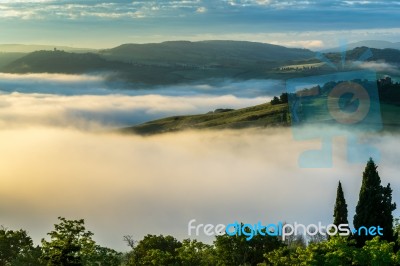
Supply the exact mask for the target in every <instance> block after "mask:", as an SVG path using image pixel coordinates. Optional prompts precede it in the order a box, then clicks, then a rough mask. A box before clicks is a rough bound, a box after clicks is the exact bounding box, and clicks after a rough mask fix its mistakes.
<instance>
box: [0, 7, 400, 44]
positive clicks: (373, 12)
mask: <svg viewBox="0 0 400 266" xmlns="http://www.w3.org/2000/svg"><path fill="white" fill-rule="evenodd" d="M399 14H400V1H394V0H385V1H383V0H376V1H375V0H371V1H366V0H364V1H352V0H347V1H344V0H323V1H312V0H309V1H305V0H286V1H278V0H221V1H213V0H183V1H174V0H165V1H135V0H134V1H126V0H122V1H107V2H106V1H99V0H85V1H80V0H75V1H66V0H58V1H57V0H15V1H14V0H0V43H23V44H54V45H68V46H73V47H87V48H108V47H114V46H117V45H119V44H122V43H148V42H162V41H167V40H191V41H198V40H209V39H230V40H247V41H259V42H268V43H274V44H281V45H286V46H297V47H305V48H310V49H322V48H327V47H335V46H338V45H337V39H338V38H341V39H344V40H346V41H348V42H355V41H360V40H369V39H378V40H387V41H393V42H396V41H400V38H399V36H400V27H399V26H398V18H399Z"/></svg>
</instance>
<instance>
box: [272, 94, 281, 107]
mask: <svg viewBox="0 0 400 266" xmlns="http://www.w3.org/2000/svg"><path fill="white" fill-rule="evenodd" d="M280 103H281V101H280V100H279V98H278V97H276V96H274V98H273V99H272V100H271V104H272V105H275V104H280Z"/></svg>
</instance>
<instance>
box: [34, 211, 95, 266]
mask: <svg viewBox="0 0 400 266" xmlns="http://www.w3.org/2000/svg"><path fill="white" fill-rule="evenodd" d="M58 219H59V220H60V223H59V224H55V225H54V226H55V230H54V231H52V232H50V233H48V235H49V236H50V238H51V239H50V241H46V240H45V239H42V250H43V255H42V260H43V261H45V262H46V263H47V265H49V266H50V265H57V266H59V265H62V266H66V265H68V266H72V265H84V264H85V262H86V261H87V260H88V259H89V258H90V257H91V256H92V255H93V254H94V252H95V247H96V245H95V242H94V241H93V240H92V235H93V233H92V232H90V231H86V229H85V225H84V220H83V219H81V220H67V219H65V218H63V217H58Z"/></svg>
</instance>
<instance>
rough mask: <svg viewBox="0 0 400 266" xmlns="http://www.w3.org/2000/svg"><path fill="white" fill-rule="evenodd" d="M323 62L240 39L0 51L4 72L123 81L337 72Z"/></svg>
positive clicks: (392, 59) (395, 54)
mask: <svg viewBox="0 0 400 266" xmlns="http://www.w3.org/2000/svg"><path fill="white" fill-rule="evenodd" d="M367 49H368V48H367V47H358V48H355V49H353V50H350V51H348V53H347V56H346V59H347V61H356V60H359V58H360V56H361V55H362V54H363V53H364V52H365V51H366V50H367ZM371 50H372V53H373V57H372V58H370V59H368V61H385V62H389V63H395V64H399V63H400V50H396V49H371ZM326 56H327V57H328V58H329V59H331V60H332V61H334V63H339V62H340V60H341V54H340V53H326ZM320 63H321V62H320V61H319V60H318V59H316V57H315V54H314V53H313V52H311V51H310V50H306V49H297V48H286V47H282V46H277V45H271V44H265V43H255V42H241V41H203V42H187V41H175V42H164V43H155V44H124V45H121V46H118V47H115V48H113V49H108V50H102V51H99V52H96V53H75V52H74V53H72V52H65V51H61V50H51V51H48V50H47V51H45V50H43V51H36V52H33V53H30V54H27V55H24V54H20V53H14V54H11V53H5V54H4V53H3V54H2V53H0V71H2V72H8V73H42V72H48V73H76V74H81V73H87V72H98V71H108V72H113V73H115V75H114V76H115V77H117V78H119V79H121V80H124V81H127V82H133V83H140V84H146V85H166V84H177V83H180V84H182V83H192V82H198V81H203V80H213V79H231V80H249V79H288V78H295V77H304V76H310V75H323V74H328V73H332V71H334V70H332V69H331V68H329V67H328V66H326V65H323V64H320ZM285 66H286V67H285ZM287 66H289V67H287ZM294 66H295V69H294V70H291V68H293V67H294ZM296 66H297V67H296ZM299 66H302V67H299ZM287 68H289V70H288V69H287Z"/></svg>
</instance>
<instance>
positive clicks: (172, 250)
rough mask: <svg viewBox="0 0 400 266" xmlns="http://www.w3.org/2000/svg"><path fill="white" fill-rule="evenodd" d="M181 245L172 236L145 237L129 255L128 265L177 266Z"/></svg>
mask: <svg viewBox="0 0 400 266" xmlns="http://www.w3.org/2000/svg"><path fill="white" fill-rule="evenodd" d="M180 247H182V243H181V242H179V241H178V240H176V239H175V238H174V237H172V236H163V235H159V236H156V235H147V236H145V237H144V238H143V239H142V240H141V241H139V242H138V244H137V245H136V246H135V248H134V249H133V250H132V251H131V252H130V254H129V262H128V264H129V265H177V264H179V258H178V249H179V248H180Z"/></svg>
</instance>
